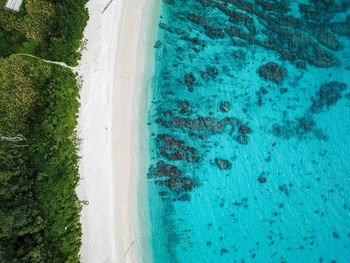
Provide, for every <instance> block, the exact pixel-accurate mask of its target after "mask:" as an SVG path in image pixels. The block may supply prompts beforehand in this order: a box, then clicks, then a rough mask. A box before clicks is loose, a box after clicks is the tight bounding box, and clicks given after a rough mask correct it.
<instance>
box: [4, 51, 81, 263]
mask: <svg viewBox="0 0 350 263" xmlns="http://www.w3.org/2000/svg"><path fill="white" fill-rule="evenodd" d="M11 79H12V80H15V81H14V82H11V81H10V80H11ZM14 90H16V91H18V93H17V94H18V95H17V97H16V96H13V91H14ZM78 91H79V90H78V87H77V84H76V76H75V74H74V73H73V72H72V71H71V70H69V69H66V68H63V67H61V66H58V65H51V64H50V65H49V64H46V63H43V62H39V61H36V60H33V59H23V58H20V57H18V56H10V57H8V58H6V59H1V60H0V95H1V96H0V97H1V98H2V96H4V97H6V99H5V100H4V101H5V103H6V106H5V107H6V111H8V112H10V113H11V114H7V115H6V116H5V115H4V114H2V113H1V114H0V131H3V132H0V136H2V137H1V138H0V222H1V224H0V251H2V252H3V253H0V262H2V261H3V262H9V263H11V262H57V263H59V262H79V249H80V245H81V240H80V238H81V225H80V222H79V213H80V209H81V207H80V204H79V200H78V197H77V196H76V193H75V188H76V186H77V183H78V180H79V175H78V167H77V163H78V156H77V153H76V152H77V143H76V135H75V132H74V128H75V126H76V124H77V112H78V108H79V103H78V101H77V98H78ZM18 97H19V98H20V100H19V99H18ZM6 100H8V102H6ZM11 101H12V102H13V103H11ZM17 101H19V102H18V103H15V102H17ZM5 130H6V136H5V135H4V131H5Z"/></svg>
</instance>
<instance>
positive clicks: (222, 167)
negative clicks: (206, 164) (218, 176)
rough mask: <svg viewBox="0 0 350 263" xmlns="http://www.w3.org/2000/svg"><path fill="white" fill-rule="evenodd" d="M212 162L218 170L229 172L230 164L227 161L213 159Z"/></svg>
mask: <svg viewBox="0 0 350 263" xmlns="http://www.w3.org/2000/svg"><path fill="white" fill-rule="evenodd" d="M214 161H215V163H216V165H217V167H218V168H219V169H220V170H230V169H231V168H232V164H231V163H230V162H229V161H227V160H223V159H219V158H215V160H214Z"/></svg>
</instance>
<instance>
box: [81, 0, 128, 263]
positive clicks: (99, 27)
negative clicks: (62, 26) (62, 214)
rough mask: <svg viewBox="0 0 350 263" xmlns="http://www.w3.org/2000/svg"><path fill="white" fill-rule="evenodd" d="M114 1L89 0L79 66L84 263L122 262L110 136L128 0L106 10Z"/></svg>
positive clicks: (113, 4)
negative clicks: (121, 26) (121, 25)
mask: <svg viewBox="0 0 350 263" xmlns="http://www.w3.org/2000/svg"><path fill="white" fill-rule="evenodd" d="M109 2H110V0H90V1H89V2H88V5H87V7H88V9H89V14H90V19H89V21H88V25H87V27H86V28H85V32H84V38H85V39H87V41H88V42H87V46H86V50H84V51H83V56H82V59H81V61H80V65H79V68H78V73H79V75H80V76H82V78H83V86H82V90H81V92H80V97H81V99H80V100H81V107H80V112H79V124H78V137H79V138H80V139H81V143H80V151H79V155H80V156H81V160H80V163H79V172H80V176H81V180H80V184H79V187H78V189H77V193H78V196H79V198H80V199H81V200H87V201H88V202H89V205H86V206H84V207H83V210H82V214H81V223H82V232H83V236H82V248H81V253H80V254H81V260H82V262H84V263H96V262H101V263H102V262H103V263H112V262H117V253H116V246H115V236H114V227H115V226H114V223H115V222H114V213H113V198H114V196H113V190H114V189H113V185H112V176H113V174H112V171H111V158H113V157H112V156H111V143H110V141H111V136H112V128H111V122H112V115H111V110H112V106H113V105H112V104H111V103H112V92H113V82H114V71H115V63H116V60H115V57H116V53H117V47H118V37H119V27H118V25H119V21H120V18H121V11H122V5H123V1H120V0H118V1H113V2H112V3H111V4H110V5H109V7H108V9H106V10H105V11H104V12H103V10H104V9H105V7H106V6H107V5H108V3H109ZM102 12H103V14H102Z"/></svg>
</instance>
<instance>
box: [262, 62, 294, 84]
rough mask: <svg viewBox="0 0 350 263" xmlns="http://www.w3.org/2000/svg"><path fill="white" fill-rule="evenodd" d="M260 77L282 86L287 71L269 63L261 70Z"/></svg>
mask: <svg viewBox="0 0 350 263" xmlns="http://www.w3.org/2000/svg"><path fill="white" fill-rule="evenodd" d="M259 75H260V77H262V78H264V79H268V80H271V81H273V82H275V83H277V84H280V83H281V82H282V80H283V79H284V78H285V76H286V75H287V71H286V70H285V69H284V68H283V67H281V66H280V65H278V64H277V63H274V62H269V63H267V64H266V65H263V66H261V67H260V68H259Z"/></svg>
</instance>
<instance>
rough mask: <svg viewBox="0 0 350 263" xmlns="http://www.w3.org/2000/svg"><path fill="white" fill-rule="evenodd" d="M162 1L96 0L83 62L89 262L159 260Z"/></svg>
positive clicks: (81, 131) (83, 184) (82, 189)
mask: <svg viewBox="0 0 350 263" xmlns="http://www.w3.org/2000/svg"><path fill="white" fill-rule="evenodd" d="M159 2H160V1H157V0H124V1H117V0H114V1H112V2H111V3H110V0H103V1H101V0H90V1H89V3H88V8H89V13H90V20H89V22H88V25H87V27H86V29H85V33H84V35H85V38H86V39H87V40H88V42H87V46H86V50H84V51H83V57H82V60H81V62H80V66H79V69H78V72H79V74H80V75H81V76H82V78H83V85H82V90H81V108H80V114H79V126H78V136H79V138H81V146H80V148H81V149H80V156H81V157H82V158H81V161H80V164H79V165H80V175H81V177H82V179H81V181H80V185H79V187H78V189H77V192H78V195H79V197H80V199H82V200H87V201H88V202H89V204H88V205H87V206H84V207H83V211H82V215H81V222H82V227H83V237H82V243H83V245H82V249H81V259H82V262H84V263H88V262H89V263H100V262H101V263H109V262H118V263H119V262H146V263H150V262H152V256H151V249H150V242H149V236H150V235H149V229H150V228H149V211H148V207H147V191H146V190H147V187H146V174H145V171H146V167H147V166H148V156H147V152H148V150H147V145H148V142H147V138H148V136H147V127H146V126H145V125H146V116H147V109H148V101H149V92H148V88H147V87H148V84H149V79H150V76H151V73H152V71H153V55H152V54H153V48H152V46H153V44H154V40H155V32H156V28H157V21H158V20H157V19H156V20H153V19H154V18H157V17H158V16H157V15H154V14H158V12H159V10H158V7H159ZM108 4H109V5H108ZM106 6H108V8H107V9H106V10H105V8H106ZM104 10H105V11H104Z"/></svg>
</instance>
